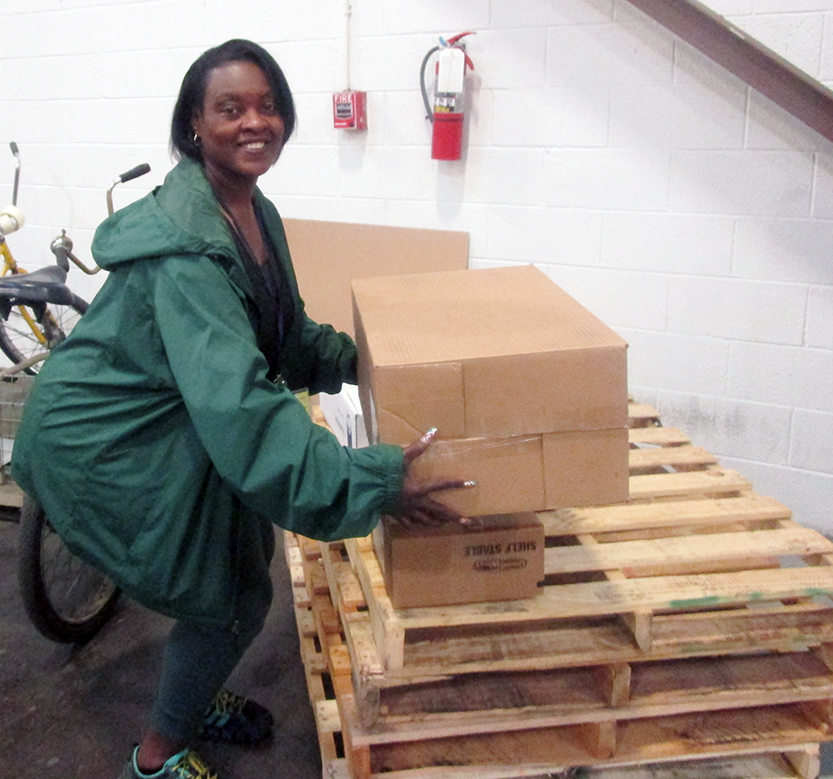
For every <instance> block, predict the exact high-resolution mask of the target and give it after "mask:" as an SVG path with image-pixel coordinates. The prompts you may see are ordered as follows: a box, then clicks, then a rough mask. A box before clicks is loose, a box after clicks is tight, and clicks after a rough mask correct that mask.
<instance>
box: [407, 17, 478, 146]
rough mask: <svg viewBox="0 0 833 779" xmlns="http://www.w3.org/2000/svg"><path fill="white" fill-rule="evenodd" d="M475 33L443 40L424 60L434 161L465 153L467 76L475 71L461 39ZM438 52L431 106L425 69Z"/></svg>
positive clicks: (421, 77) (421, 75)
mask: <svg viewBox="0 0 833 779" xmlns="http://www.w3.org/2000/svg"><path fill="white" fill-rule="evenodd" d="M472 34H473V33H471V32H461V33H460V34H459V35H455V36H454V37H453V38H449V39H448V40H447V41H446V40H443V39H442V38H440V45H439V46H435V47H434V48H433V49H431V50H430V51H429V52H428V53H427V54H426V55H425V58H424V59H423V60H422V68H421V69H420V72H419V80H420V87H421V89H422V100H423V102H424V103H425V111H426V119H430V120H431V122H432V123H433V132H432V136H431V158H432V159H435V160H459V159H460V156H461V154H462V150H463V118H464V111H465V105H464V100H465V95H464V86H465V75H466V71H467V70H474V63H473V62H472V61H471V59H470V58H469V55H468V54H466V49H465V44H464V43H460V40H461V39H462V38H464V37H465V36H466V35H472ZM435 52H439V54H438V55H437V62H436V65H435V67H434V75H435V79H434V105H433V106H432V105H431V103H430V101H429V99H428V91H427V89H426V87H425V70H426V67H427V66H428V61H429V60H430V59H431V56H432V55H433V54H434V53H435Z"/></svg>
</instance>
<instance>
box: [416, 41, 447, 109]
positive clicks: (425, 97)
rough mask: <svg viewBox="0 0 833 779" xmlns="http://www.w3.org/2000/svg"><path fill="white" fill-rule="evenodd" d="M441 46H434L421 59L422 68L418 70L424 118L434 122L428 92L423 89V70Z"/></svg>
mask: <svg viewBox="0 0 833 779" xmlns="http://www.w3.org/2000/svg"><path fill="white" fill-rule="evenodd" d="M441 48H442V46H434V48H433V49H431V50H430V51H429V52H428V53H427V54H426V55H425V57H424V58H423V60H422V67H421V68H420V69H419V87H420V89H421V91H422V102H423V103H424V104H425V118H426V119H430V120H431V121H432V122H433V121H434V112H433V110H432V109H431V101H430V100H429V99H428V90H427V89H426V87H425V68H427V67H428V60H430V59H431V56H432V55H433V54H434V52H436V51H439V50H440V49H441Z"/></svg>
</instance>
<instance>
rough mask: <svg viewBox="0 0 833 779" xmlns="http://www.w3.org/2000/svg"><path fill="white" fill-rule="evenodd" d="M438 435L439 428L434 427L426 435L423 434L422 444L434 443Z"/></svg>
mask: <svg viewBox="0 0 833 779" xmlns="http://www.w3.org/2000/svg"><path fill="white" fill-rule="evenodd" d="M436 435H437V428H436V427H432V428H431V429H430V430H426V431H425V433H423V435H422V438H421V439H420V441H422V443H424V444H427V443H429V442H430V441H433V440H434V437H435V436H436Z"/></svg>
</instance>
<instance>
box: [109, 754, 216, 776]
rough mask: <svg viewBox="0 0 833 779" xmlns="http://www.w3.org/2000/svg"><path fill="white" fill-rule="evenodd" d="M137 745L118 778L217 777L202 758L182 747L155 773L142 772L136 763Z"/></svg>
mask: <svg viewBox="0 0 833 779" xmlns="http://www.w3.org/2000/svg"><path fill="white" fill-rule="evenodd" d="M138 751H139V747H136V749H134V750H133V756H132V757H131V758H130V760H129V761H128V763H127V765H126V766H125V767H124V771H122V772H121V775H120V776H119V779H219V777H218V776H217V774H215V773H212V772H211V771H210V770H209V769H208V766H207V765H206V764H205V763H204V762H203V760H202V758H201V757H200V756H199V755H198V754H197V753H196V752H194V751H193V750H191V749H183V750H182V752H179V753H177V754H176V755H174V756H173V757H171V758H168V760H167V761H166V762H165V765H163V766H162V768H160V769H159V770H158V771H157V772H156V773H155V774H143V773H142V772H141V771H140V770H139V768H138V766H137V765H136V754H137V752H138Z"/></svg>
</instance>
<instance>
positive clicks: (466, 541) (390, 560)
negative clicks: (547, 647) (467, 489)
mask: <svg viewBox="0 0 833 779" xmlns="http://www.w3.org/2000/svg"><path fill="white" fill-rule="evenodd" d="M373 543H374V547H375V549H376V556H377V557H378V559H379V564H380V566H381V568H382V574H383V576H384V578H385V587H386V589H387V592H388V596H389V597H390V599H391V601H392V603H393V605H394V606H395V607H396V608H401V609H405V608H419V607H422V606H449V605H453V604H457V603H480V602H484V601H500V600H521V599H526V598H533V597H535V595H536V594H537V592H538V583H539V582H540V581H541V580H542V579H543V578H544V529H543V526H542V525H541V521H540V520H539V519H538V517H537V516H536V515H535V514H532V513H524V514H512V515H503V516H491V517H480V518H478V519H476V520H473V521H472V522H471V523H470V524H469V525H461V524H450V525H443V526H441V527H436V528H419V529H418V530H408V529H407V528H405V527H403V526H402V525H400V524H399V523H398V522H395V521H392V520H383V522H382V523H380V524H379V526H377V528H376V530H375V531H374V534H373Z"/></svg>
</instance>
